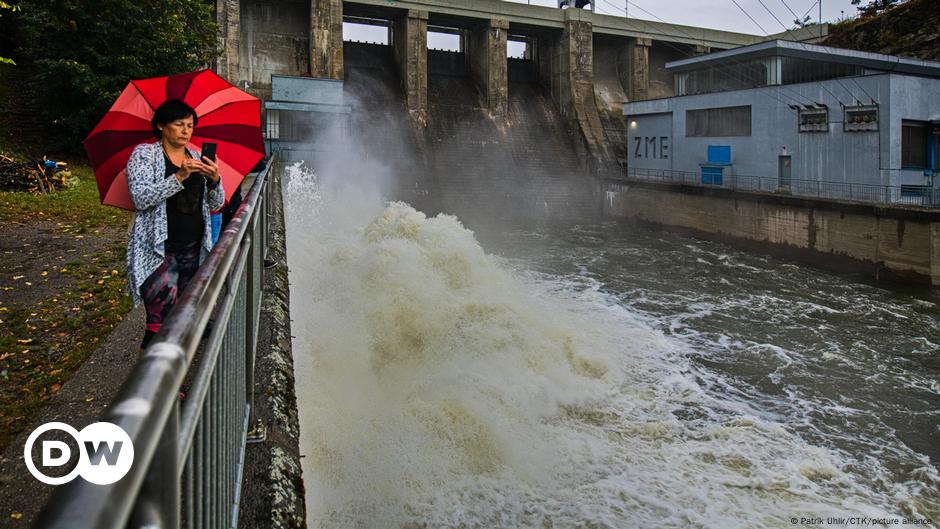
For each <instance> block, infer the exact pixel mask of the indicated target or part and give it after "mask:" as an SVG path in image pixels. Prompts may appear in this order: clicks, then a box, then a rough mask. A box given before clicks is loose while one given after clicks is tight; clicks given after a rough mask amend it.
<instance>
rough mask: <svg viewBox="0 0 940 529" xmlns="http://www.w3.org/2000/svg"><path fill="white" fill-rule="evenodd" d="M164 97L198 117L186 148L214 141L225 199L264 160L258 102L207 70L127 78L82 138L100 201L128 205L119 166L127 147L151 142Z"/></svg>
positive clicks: (124, 163) (128, 152)
mask: <svg viewBox="0 0 940 529" xmlns="http://www.w3.org/2000/svg"><path fill="white" fill-rule="evenodd" d="M168 99H180V100H182V101H184V102H186V104H188V105H189V106H191V107H192V108H193V109H194V110H195V111H196V115H197V116H199V124H198V125H197V126H196V128H195V130H194V131H193V136H192V138H191V139H190V143H189V145H188V146H189V147H190V148H193V149H196V150H201V149H202V143H203V142H205V141H213V142H216V143H217V144H218V150H217V152H216V162H217V163H218V164H219V174H220V175H221V176H222V184H223V187H224V188H225V199H226V200H228V199H229V198H231V196H232V193H234V192H235V189H236V188H237V187H238V186H239V185H240V184H241V181H242V179H243V178H244V177H245V175H246V174H248V173H249V172H250V171H251V169H252V168H254V166H255V165H257V164H258V162H259V161H260V160H261V159H262V158H264V140H263V139H262V137H261V100H259V99H258V98H256V97H254V96H252V95H250V94H248V93H245V92H243V91H241V90H239V89H238V88H235V87H234V86H232V85H231V84H229V82H228V81H226V80H225V79H222V78H221V77H219V76H218V75H216V74H215V73H214V72H212V71H210V70H201V71H198V72H190V73H184V74H179V75H171V76H169V77H155V78H153V79H142V80H139V81H131V82H130V83H128V85H127V87H126V88H125V89H124V91H123V92H122V93H121V96H120V97H118V99H117V101H115V102H114V104H113V105H111V110H109V111H108V113H107V114H105V116H104V118H102V119H101V122H100V123H98V126H96V127H95V129H94V130H93V131H91V134H89V135H88V137H87V138H85V152H87V153H88V159H89V160H90V161H91V165H92V167H94V169H95V179H96V180H97V181H98V192H99V193H100V194H101V202H102V204H108V205H111V206H117V207H119V208H124V209H130V210H133V209H134V205H133V203H132V202H131V197H130V194H129V193H128V191H127V174H126V171H125V168H126V166H127V160H128V158H130V155H131V151H133V150H134V147H135V146H137V145H138V144H141V143H152V142H155V141H156V138H155V137H154V134H153V129H152V128H151V127H150V119H151V118H152V117H153V113H154V110H155V109H156V108H157V107H159V106H160V105H161V104H162V103H163V102H164V101H166V100H168Z"/></svg>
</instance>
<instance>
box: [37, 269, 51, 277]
mask: <svg viewBox="0 0 940 529" xmlns="http://www.w3.org/2000/svg"><path fill="white" fill-rule="evenodd" d="M39 275H41V276H42V277H46V276H47V275H49V272H47V271H46V270H43V271H42V273H40V274H39Z"/></svg>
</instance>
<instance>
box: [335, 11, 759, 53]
mask: <svg viewBox="0 0 940 529" xmlns="http://www.w3.org/2000/svg"><path fill="white" fill-rule="evenodd" d="M343 4H344V12H356V13H372V14H373V15H374V16H381V13H383V12H385V13H387V12H388V10H389V8H391V9H398V10H401V9H421V10H425V11H428V12H429V14H430V16H431V18H432V19H435V18H436V19H437V21H438V23H446V22H447V21H448V20H450V21H451V22H452V23H456V25H460V24H459V19H477V20H489V19H491V18H505V19H508V20H509V23H510V24H512V25H513V26H514V27H515V28H533V29H539V28H544V29H562V28H564V26H565V17H566V16H571V15H566V12H565V10H562V9H557V8H553V7H544V6H533V5H528V4H521V3H516V2H506V1H503V0H474V1H473V2H466V1H464V0H345V1H344V2H343ZM577 11H578V13H577V14H576V16H578V17H579V18H581V19H586V20H590V21H591V22H593V25H594V32H595V33H598V34H603V35H618V36H624V37H641V38H651V39H655V40H661V41H668V42H679V43H684V44H701V45H704V46H710V47H713V48H722V49H726V48H736V47H738V46H746V45H748V44H754V43H757V42H762V41H763V40H764V37H762V36H759V35H749V34H745V33H733V32H730V31H720V30H716V29H707V28H697V27H692V26H682V25H678V24H666V23H663V22H653V21H647V20H638V19H633V18H624V17H617V16H611V15H602V14H598V13H591V12H590V11H587V10H584V9H579V10H577ZM573 14H574V13H573Z"/></svg>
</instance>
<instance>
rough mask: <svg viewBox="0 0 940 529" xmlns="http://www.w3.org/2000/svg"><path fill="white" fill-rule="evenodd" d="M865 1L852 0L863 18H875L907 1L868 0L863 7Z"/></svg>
mask: <svg viewBox="0 0 940 529" xmlns="http://www.w3.org/2000/svg"><path fill="white" fill-rule="evenodd" d="M863 1H864V0H852V5H853V6H859V8H858V13H859V14H860V15H861V16H862V17H870V16H875V15H878V14H880V13H883V12H884V11H887V10H888V9H891V8H892V7H894V6H896V5H898V4H902V3H904V1H905V0H868V2H867V3H866V4H865V5H861V4H862V2H863Z"/></svg>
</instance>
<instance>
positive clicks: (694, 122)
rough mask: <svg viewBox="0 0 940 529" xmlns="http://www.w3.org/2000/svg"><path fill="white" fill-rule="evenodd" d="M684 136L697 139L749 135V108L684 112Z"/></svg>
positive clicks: (705, 109)
mask: <svg viewBox="0 0 940 529" xmlns="http://www.w3.org/2000/svg"><path fill="white" fill-rule="evenodd" d="M685 135H686V136H689V137H699V138H716V137H728V136H750V135H751V107H750V105H748V106H742V107H724V108H703V109H701V110H687V111H686V112H685Z"/></svg>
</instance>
